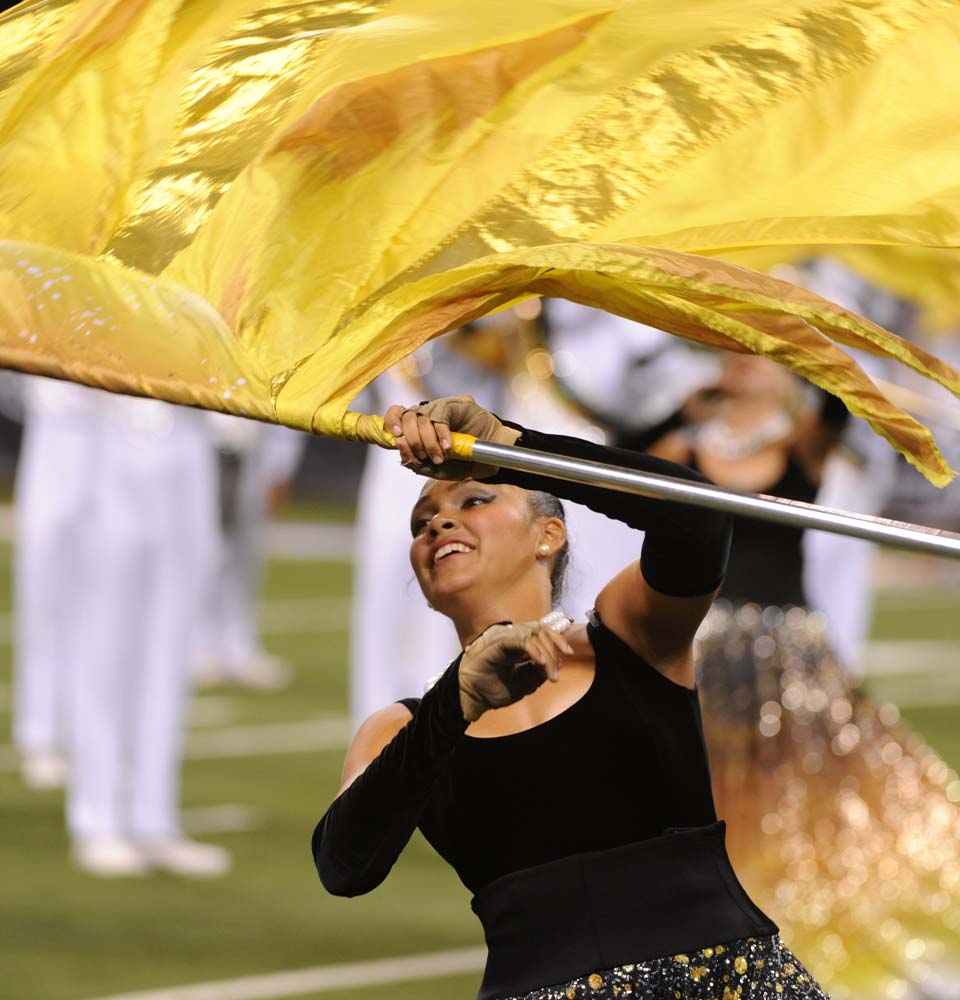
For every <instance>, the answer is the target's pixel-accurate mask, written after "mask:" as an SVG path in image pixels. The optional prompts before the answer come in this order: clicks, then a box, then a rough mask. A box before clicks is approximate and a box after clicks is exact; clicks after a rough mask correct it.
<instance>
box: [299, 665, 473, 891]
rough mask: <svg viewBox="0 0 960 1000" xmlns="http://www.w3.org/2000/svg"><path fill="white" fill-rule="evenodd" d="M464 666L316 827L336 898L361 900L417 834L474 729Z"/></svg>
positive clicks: (325, 876) (323, 876)
mask: <svg viewBox="0 0 960 1000" xmlns="http://www.w3.org/2000/svg"><path fill="white" fill-rule="evenodd" d="M459 668H460V657H457V659H456V660H455V661H454V662H453V663H452V664H451V665H450V666H449V667H448V668H447V670H446V671H445V672H444V674H443V675H442V676H441V678H440V680H438V681H437V683H436V684H435V685H434V686H433V687H432V688H431V689H430V690H429V691H428V692H427V693H426V694H425V695H424V696H423V698H422V699H421V700H420V705H419V706H418V708H417V710H416V713H415V714H414V716H413V718H412V719H411V720H410V722H408V723H407V724H406V725H405V726H404V727H403V729H401V730H400V732H399V733H397V735H396V736H395V737H394V738H393V739H392V740H391V741H390V743H388V744H387V746H385V747H384V748H383V750H381V751H380V754H379V756H378V757H377V758H376V760H374V761H372V762H371V763H370V765H369V766H368V767H367V769H366V770H365V771H364V772H363V774H361V775H360V777H359V778H357V780H356V781H354V783H353V784H352V785H351V786H350V787H349V788H348V789H346V791H344V792H343V793H342V794H340V795H339V796H338V797H337V798H336V799H335V800H334V801H333V803H332V804H331V806H330V808H329V809H328V810H327V812H326V814H325V815H324V817H323V819H321V820H320V822H319V823H318V824H317V828H316V829H315V830H314V832H313V841H312V847H313V860H314V863H315V864H316V866H317V873H318V874H319V876H320V881H321V882H322V883H323V885H324V888H325V889H326V890H327V891H328V892H331V893H333V895H335V896H359V895H361V894H362V893H365V892H369V891H370V890H371V889H375V888H376V887H377V886H378V885H379V884H380V883H381V882H382V881H383V880H384V879H385V878H386V877H387V875H388V874H389V872H390V869H391V868H392V867H393V865H394V862H395V861H396V860H397V858H398V857H399V856H400V852H401V851H402V850H403V848H404V847H405V846H406V844H407V841H409V839H410V837H411V836H412V835H413V831H414V830H415V829H416V827H417V823H418V822H419V820H420V814H421V813H422V811H423V807H424V805H425V803H426V801H427V798H428V797H429V794H430V790H431V788H432V787H433V784H434V782H435V781H436V779H437V777H438V775H439V774H440V773H441V772H442V771H443V769H444V767H445V765H446V763H447V761H448V760H449V758H450V755H451V754H452V753H453V750H454V748H455V747H456V745H457V743H458V742H459V741H460V738H461V737H462V736H463V733H464V731H465V730H466V728H467V722H466V720H465V719H464V718H463V710H462V708H461V706H460V683H459V677H458V671H459Z"/></svg>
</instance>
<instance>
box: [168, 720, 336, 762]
mask: <svg viewBox="0 0 960 1000" xmlns="http://www.w3.org/2000/svg"><path fill="white" fill-rule="evenodd" d="M352 735H353V729H352V727H351V725H350V720H349V719H347V718H345V717H340V716H334V717H330V718H326V719H306V720H304V721H302V722H270V723H262V724H259V725H251V726H230V727H228V728H225V729H209V730H201V731H199V732H192V733H191V734H190V735H189V736H188V737H187V758H188V759H189V760H209V759H212V758H217V757H252V756H259V755H261V754H272V753H306V752H308V751H316V750H342V749H345V748H346V746H347V743H348V742H349V741H350V737H351V736H352Z"/></svg>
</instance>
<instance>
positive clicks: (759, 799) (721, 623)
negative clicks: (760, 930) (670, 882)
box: [698, 601, 960, 1000]
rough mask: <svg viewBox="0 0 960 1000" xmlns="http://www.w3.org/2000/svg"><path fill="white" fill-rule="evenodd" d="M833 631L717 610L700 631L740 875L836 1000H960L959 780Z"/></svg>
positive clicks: (713, 750) (800, 618)
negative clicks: (840, 651) (857, 674)
mask: <svg viewBox="0 0 960 1000" xmlns="http://www.w3.org/2000/svg"><path fill="white" fill-rule="evenodd" d="M824 625H825V623H824V620H823V618H822V616H820V615H818V614H816V613H812V612H808V611H805V610H804V609H802V608H789V609H781V608H774V607H768V608H760V607H759V606H757V605H753V604H745V605H742V606H739V607H732V606H731V605H729V604H727V603H725V602H723V601H718V602H717V604H716V605H715V607H714V608H713V609H712V610H711V612H710V614H709V615H708V617H707V620H706V621H705V622H704V625H703V628H702V629H701V632H700V635H699V637H698V672H699V683H700V698H701V704H702V708H703V714H704V728H705V734H706V739H707V745H708V748H709V751H710V762H711V771H712V776H713V785H714V794H715V797H716V801H717V812H718V814H719V815H720V816H721V817H722V818H724V819H726V820H727V824H728V831H727V847H728V850H729V854H730V858H731V861H732V862H733V867H734V869H735V870H736V872H737V875H738V876H739V877H740V880H741V881H742V883H743V885H744V887H745V888H746V890H747V892H748V893H749V894H750V896H751V897H752V898H753V899H754V900H756V902H757V904H758V905H759V906H760V907H761V908H762V909H763V910H764V911H765V912H767V913H768V914H769V915H770V916H771V917H772V918H773V919H774V920H775V921H776V922H777V924H778V925H779V927H780V929H781V933H782V934H783V937H784V939H785V940H786V941H787V942H788V943H789V944H790V946H791V947H792V948H794V949H795V950H796V951H797V953H798V954H799V955H801V956H802V957H803V959H804V961H805V962H806V963H807V965H808V966H809V967H810V969H811V971H812V972H813V974H814V975H815V976H816V977H817V979H819V980H820V982H821V983H822V984H823V986H824V988H825V989H827V990H829V992H830V993H831V995H832V996H833V998H834V1000H920V998H923V1000H947V998H958V997H960V807H958V806H957V805H955V804H954V803H953V802H952V801H951V800H950V798H949V797H948V794H947V788H948V786H949V785H950V784H951V783H952V782H954V781H956V778H957V776H956V774H954V773H953V772H951V771H950V770H949V768H948V767H947V765H946V764H945V763H944V762H943V761H942V760H941V759H940V757H938V756H937V754H936V753H934V752H933V751H932V750H931V749H930V748H929V747H927V746H925V745H924V744H923V743H922V741H920V740H919V739H918V738H917V737H916V736H915V735H914V734H913V733H911V732H910V731H909V730H908V729H907V728H906V727H905V726H904V725H903V724H902V723H901V722H900V721H899V713H898V711H897V709H896V707H895V706H893V705H890V704H879V703H877V702H876V701H874V700H873V699H872V698H871V697H870V696H869V695H868V694H867V693H865V692H864V691H863V690H862V689H861V688H859V687H858V686H857V685H856V683H854V682H852V681H851V680H850V679H849V677H848V675H847V674H846V673H845V672H844V670H843V668H842V667H841V666H840V665H839V663H838V662H837V660H836V658H835V657H834V655H833V653H832V652H831V650H830V647H829V645H828V642H827V639H826V634H825V627H824Z"/></svg>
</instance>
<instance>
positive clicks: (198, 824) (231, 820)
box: [180, 805, 261, 836]
mask: <svg viewBox="0 0 960 1000" xmlns="http://www.w3.org/2000/svg"><path fill="white" fill-rule="evenodd" d="M180 823H181V824H182V826H183V830H184V832H185V833H190V834H194V835H200V836H204V835H206V834H210V833H242V832H244V831H246V830H255V829H257V827H259V826H260V825H261V823H260V819H259V817H258V815H257V813H256V811H255V810H253V809H251V808H250V807H249V806H239V805H222V806H191V807H188V808H186V809H181V810H180Z"/></svg>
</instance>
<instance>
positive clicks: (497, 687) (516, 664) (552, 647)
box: [459, 611, 573, 722]
mask: <svg viewBox="0 0 960 1000" xmlns="http://www.w3.org/2000/svg"><path fill="white" fill-rule="evenodd" d="M571 623H572V619H571V618H568V617H567V616H566V615H565V614H564V613H563V612H562V611H553V612H551V613H550V614H549V615H547V616H546V617H544V618H541V619H540V621H536V622H519V623H516V624H512V623H501V624H498V625H491V626H490V627H489V628H487V629H486V630H485V631H483V632H481V633H480V635H478V636H477V638H476V639H474V640H473V642H471V643H470V644H469V645H468V646H467V647H466V649H465V650H464V651H463V656H462V657H461V659H460V671H459V679H460V706H461V708H462V709H463V717H464V718H465V719H466V720H467V722H476V721H477V719H479V718H480V716H481V715H483V713H484V712H486V711H488V710H489V709H491V708H503V707H504V706H505V705H512V704H513V703H514V702H516V701H519V700H520V699H521V698H524V697H526V696H527V695H528V694H531V693H532V692H534V691H536V690H537V688H538V687H540V685H541V684H542V683H543V682H544V681H546V680H550V681H554V682H556V681H558V680H559V679H560V668H561V666H562V665H563V657H564V655H566V656H572V655H573V647H572V646H571V645H570V644H569V643H568V642H567V640H566V639H564V638H563V635H562V633H563V632H565V631H566V630H567V629H568V628H569V627H570V625H571Z"/></svg>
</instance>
